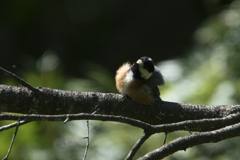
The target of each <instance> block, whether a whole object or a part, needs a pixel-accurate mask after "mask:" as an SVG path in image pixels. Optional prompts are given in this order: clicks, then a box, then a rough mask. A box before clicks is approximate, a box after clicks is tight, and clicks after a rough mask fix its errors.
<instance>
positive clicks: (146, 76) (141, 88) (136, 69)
mask: <svg viewBox="0 0 240 160" xmlns="http://www.w3.org/2000/svg"><path fill="white" fill-rule="evenodd" d="M115 80H116V87H117V89H118V91H119V92H120V93H121V94H126V95H128V96H129V97H130V98H131V99H132V100H134V101H135V102H138V103H141V104H144V105H152V104H153V103H154V101H155V100H157V99H160V97H159V95H160V92H159V89H158V86H161V85H163V84H164V79H163V76H162V74H161V72H160V71H159V69H158V68H157V67H156V66H155V65H154V63H153V61H152V59H151V58H150V57H146V56H145V57H141V58H140V59H139V60H138V61H137V62H134V63H133V64H132V65H131V64H130V63H129V62H127V63H124V64H123V65H122V66H121V67H120V68H119V69H118V70H117V73H116V77H115Z"/></svg>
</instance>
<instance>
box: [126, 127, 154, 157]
mask: <svg viewBox="0 0 240 160" xmlns="http://www.w3.org/2000/svg"><path fill="white" fill-rule="evenodd" d="M151 135H152V134H150V133H146V132H145V131H144V133H143V136H142V137H141V138H140V139H139V140H138V141H137V142H136V143H135V145H134V146H133V147H132V149H131V150H130V152H129V153H128V155H127V157H126V158H125V160H132V159H133V157H134V155H135V154H136V152H137V151H138V149H139V148H140V147H141V146H142V144H143V143H144V142H145V141H146V140H147V139H148V138H149V137H150V136H151Z"/></svg>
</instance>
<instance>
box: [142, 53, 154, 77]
mask: <svg viewBox="0 0 240 160" xmlns="http://www.w3.org/2000/svg"><path fill="white" fill-rule="evenodd" d="M139 60H141V61H142V63H143V69H146V70H148V72H149V73H152V72H153V71H154V63H153V60H152V59H151V58H150V57H147V56H144V57H141V58H140V59H139ZM139 60H138V62H140V61H139Z"/></svg>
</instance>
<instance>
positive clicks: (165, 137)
mask: <svg viewBox="0 0 240 160" xmlns="http://www.w3.org/2000/svg"><path fill="white" fill-rule="evenodd" d="M166 140H167V132H165V136H164V140H163V145H164V144H166Z"/></svg>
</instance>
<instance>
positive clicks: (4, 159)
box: [3, 118, 20, 160]
mask: <svg viewBox="0 0 240 160" xmlns="http://www.w3.org/2000/svg"><path fill="white" fill-rule="evenodd" d="M19 124H20V118H19V119H18V122H17V126H16V129H15V133H14V135H13V138H12V142H11V145H10V147H9V150H8V153H7V155H6V157H4V158H3V160H7V159H8V156H9V154H10V152H11V150H12V146H13V142H14V140H15V137H16V135H17V131H18V127H19Z"/></svg>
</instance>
